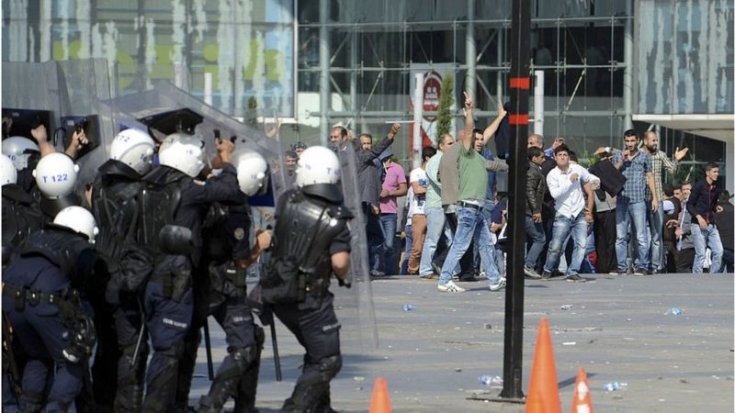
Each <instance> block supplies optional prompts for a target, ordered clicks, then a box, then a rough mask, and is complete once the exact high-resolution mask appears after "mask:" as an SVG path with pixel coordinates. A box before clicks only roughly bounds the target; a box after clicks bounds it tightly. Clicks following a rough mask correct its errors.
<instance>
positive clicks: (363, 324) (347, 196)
mask: <svg viewBox="0 0 735 413" xmlns="http://www.w3.org/2000/svg"><path fill="white" fill-rule="evenodd" d="M337 155H338V157H339V161H340V166H341V168H340V169H341V174H342V177H341V181H340V183H341V184H342V194H343V196H344V202H345V205H346V206H347V207H348V208H349V209H350V211H352V213H353V215H354V216H355V217H354V218H353V219H352V221H351V222H350V225H349V227H350V235H351V237H352V240H351V241H352V242H351V245H350V246H351V248H352V252H351V253H350V270H349V273H348V276H349V278H350V282H351V284H352V287H351V288H350V289H346V288H336V287H337V286H336V283H335V285H334V288H332V290H333V292H334V295H335V305H336V306H337V308H339V309H340V310H339V311H338V312H337V315H338V316H339V314H340V312H352V313H353V314H351V317H350V318H351V319H358V320H359V323H358V325H356V326H352V325H343V326H342V334H343V335H346V336H348V337H350V336H351V337H350V338H354V339H358V340H359V342H360V343H362V344H363V346H364V347H365V348H367V349H370V348H376V347H377V346H378V330H377V328H376V326H375V310H374V308H373V294H372V287H371V285H370V274H369V264H368V243H367V234H366V233H365V220H366V217H365V216H364V214H363V211H362V207H361V203H360V188H361V187H360V185H359V183H358V180H357V163H356V157H355V149H354V147H353V145H352V144H347V145H344V146H343V147H342V148H340V149H339V150H338V152H337Z"/></svg>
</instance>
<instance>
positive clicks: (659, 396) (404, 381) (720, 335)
mask: <svg viewBox="0 0 735 413" xmlns="http://www.w3.org/2000/svg"><path fill="white" fill-rule="evenodd" d="M589 277H591V278H593V277H594V276H593V275H589ZM460 285H462V286H463V287H465V288H469V291H467V292H465V293H461V294H447V293H440V292H438V291H437V290H436V280H432V281H426V280H421V279H417V277H409V276H400V277H398V276H396V277H387V278H384V279H379V280H375V281H373V282H372V290H373V299H374V305H375V315H376V324H377V329H378V334H379V341H380V344H379V347H378V348H377V349H370V348H367V347H369V346H365V345H362V344H361V343H360V339H359V338H357V336H355V335H352V334H345V336H344V337H343V340H342V351H343V354H344V365H343V368H342V371H341V372H340V373H339V375H338V376H337V377H336V378H335V380H334V381H333V382H332V404H333V407H334V408H336V409H337V410H339V411H343V412H366V411H368V408H369V404H370V395H371V392H372V386H373V382H374V380H375V378H376V377H378V376H383V377H385V378H386V379H387V381H388V386H389V389H390V398H391V404H392V408H393V411H394V412H485V411H499V412H522V411H523V409H524V407H523V405H520V404H511V403H495V402H486V401H477V400H469V398H470V397H471V396H472V395H473V394H482V392H487V393H488V394H489V395H491V396H492V395H497V393H498V392H499V389H495V388H489V387H486V386H484V385H483V384H481V383H480V382H479V380H478V377H479V376H481V375H483V374H487V375H490V376H496V375H499V376H502V369H503V327H504V302H505V292H499V293H498V292H490V291H489V290H488V289H487V283H486V282H484V281H479V282H474V283H460ZM334 288H337V287H336V285H335V286H334ZM404 304H412V305H413V310H411V311H404V309H403V306H404ZM569 306H571V307H569ZM673 307H676V308H680V309H681V310H682V314H681V315H678V316H677V315H671V314H666V312H667V310H669V309H671V308H673ZM337 315H338V317H340V321H341V322H342V324H343V325H345V326H347V325H350V323H352V324H353V325H354V323H355V322H356V321H355V320H356V318H355V316H354V311H344V312H342V311H341V310H338V312H337ZM541 317H546V318H548V319H549V324H550V327H551V331H552V340H553V348H554V356H555V360H556V373H557V377H558V382H559V390H560V398H561V402H562V411H569V409H570V407H571V399H572V392H573V387H574V378H575V376H576V373H577V370H578V369H579V368H580V367H584V368H585V370H586V371H587V374H588V376H589V384H590V388H591V396H592V403H593V406H594V409H595V411H597V412H669V413H684V412H686V413H690V412H732V411H733V393H734V391H733V389H734V384H735V382H733V354H734V353H733V348H734V347H735V345H734V343H733V274H727V275H700V276H694V275H691V274H678V275H652V276H646V277H643V276H637V277H636V276H619V277H614V278H613V277H609V276H601V277H599V278H596V279H594V280H593V281H590V282H587V283H572V282H567V281H563V280H559V281H557V280H553V281H530V280H526V294H525V317H524V325H525V327H524V331H523V343H524V348H523V389H524V392H525V391H527V389H528V382H529V374H530V371H531V363H532V359H533V352H534V344H535V340H536V331H537V328H538V324H539V320H540V318H541ZM210 326H211V327H212V338H213V343H214V359H215V361H216V363H218V362H219V361H220V360H221V359H222V357H223V356H224V354H225V351H226V345H225V343H224V336H223V334H222V332H221V330H220V329H219V328H218V327H217V326H216V323H215V322H214V321H213V320H212V319H211V318H210ZM278 332H279V335H278V341H279V350H280V354H281V360H282V364H283V374H284V378H283V381H282V382H276V381H275V373H274V364H273V357H272V356H273V353H272V350H271V342H270V339H269V338H268V339H266V348H265V349H264V351H263V360H262V365H261V370H260V384H259V386H258V402H257V407H258V408H259V409H260V410H261V412H275V411H278V408H279V407H280V405H281V403H282V402H283V400H284V399H285V398H286V397H288V396H289V394H290V392H291V390H292V388H293V385H294V382H295V380H296V378H297V377H298V374H299V372H298V367H299V366H300V365H301V360H302V355H303V352H302V350H301V347H300V346H299V345H298V343H297V342H296V341H295V339H294V338H293V336H292V335H291V334H290V333H289V332H288V331H286V329H285V328H284V327H283V326H282V325H278ZM215 368H216V364H215ZM613 381H618V382H621V383H625V384H626V385H625V386H624V387H623V388H622V389H621V390H619V391H615V392H605V391H604V390H603V385H604V384H605V383H607V382H613ZM208 386H209V381H208V380H207V379H206V364H205V357H204V351H203V349H202V350H200V352H199V359H198V365H197V375H196V377H195V380H194V384H193V388H192V394H191V402H192V404H194V403H195V400H198V398H199V396H200V395H201V394H202V393H204V392H205V391H206V390H207V389H208ZM228 406H231V403H230V404H229V405H228Z"/></svg>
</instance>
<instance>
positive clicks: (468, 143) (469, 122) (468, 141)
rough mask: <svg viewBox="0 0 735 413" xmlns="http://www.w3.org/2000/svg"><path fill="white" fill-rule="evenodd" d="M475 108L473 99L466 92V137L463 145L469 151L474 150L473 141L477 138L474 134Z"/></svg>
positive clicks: (464, 136) (463, 139)
mask: <svg viewBox="0 0 735 413" xmlns="http://www.w3.org/2000/svg"><path fill="white" fill-rule="evenodd" d="M473 108H474V105H473V103H472V97H471V96H470V95H469V94H467V92H464V135H463V136H462V145H464V149H465V150H467V151H469V150H470V149H471V148H472V139H473V138H474V137H475V136H474V133H472V131H473V130H474V129H475V117H474V116H473Z"/></svg>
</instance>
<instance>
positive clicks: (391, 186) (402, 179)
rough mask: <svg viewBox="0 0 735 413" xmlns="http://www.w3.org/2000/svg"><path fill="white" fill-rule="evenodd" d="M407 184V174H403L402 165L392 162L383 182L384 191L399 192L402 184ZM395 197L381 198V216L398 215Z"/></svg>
mask: <svg viewBox="0 0 735 413" xmlns="http://www.w3.org/2000/svg"><path fill="white" fill-rule="evenodd" d="M405 183H406V173H405V172H403V168H402V167H401V165H399V164H397V163H395V162H391V164H390V166H389V167H388V169H386V171H385V180H384V181H383V189H387V190H389V191H395V190H397V189H398V188H399V187H400V186H401V184H405ZM396 198H397V197H395V196H387V197H381V198H380V213H381V214H397V213H398V201H397V200H396Z"/></svg>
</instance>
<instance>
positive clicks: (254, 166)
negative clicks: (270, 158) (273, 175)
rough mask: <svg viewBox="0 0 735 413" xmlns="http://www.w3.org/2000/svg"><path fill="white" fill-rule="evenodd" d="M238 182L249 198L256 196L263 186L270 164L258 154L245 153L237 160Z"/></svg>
mask: <svg viewBox="0 0 735 413" xmlns="http://www.w3.org/2000/svg"><path fill="white" fill-rule="evenodd" d="M236 165H237V182H238V183H239V184H240V190H241V191H242V192H243V193H244V194H245V195H247V196H253V195H255V194H256V193H257V192H258V190H259V189H260V188H261V187H262V186H263V181H264V180H265V174H266V172H267V171H268V163H267V162H266V161H265V159H263V157H262V156H261V155H260V154H259V153H257V152H245V153H243V154H242V155H240V156H239V157H238V158H237V163H236Z"/></svg>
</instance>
